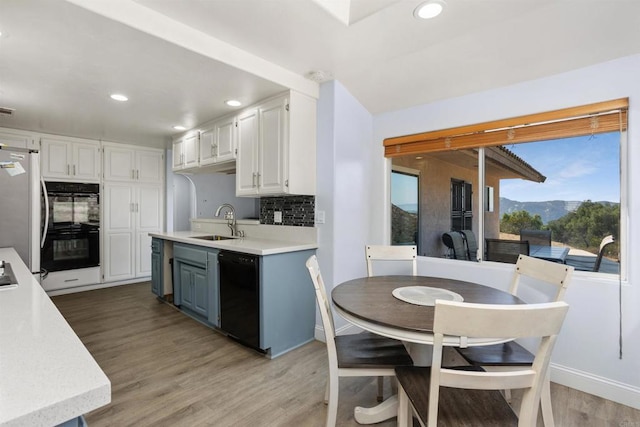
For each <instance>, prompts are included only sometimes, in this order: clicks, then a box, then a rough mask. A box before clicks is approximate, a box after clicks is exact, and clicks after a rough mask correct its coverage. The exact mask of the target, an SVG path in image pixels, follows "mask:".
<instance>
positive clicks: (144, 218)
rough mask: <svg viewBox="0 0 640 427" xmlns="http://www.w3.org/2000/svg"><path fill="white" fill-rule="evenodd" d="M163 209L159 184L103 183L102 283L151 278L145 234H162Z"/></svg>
mask: <svg viewBox="0 0 640 427" xmlns="http://www.w3.org/2000/svg"><path fill="white" fill-rule="evenodd" d="M163 209H164V207H163V191H162V186H161V185H151V184H150V185H145V184H128V183H111V182H110V183H105V184H104V190H103V218H104V222H103V224H104V233H103V254H104V257H103V261H104V266H103V274H104V281H105V282H112V281H118V280H127V279H132V278H136V277H145V276H150V275H151V237H149V233H150V232H159V231H162V224H163V215H162V213H163Z"/></svg>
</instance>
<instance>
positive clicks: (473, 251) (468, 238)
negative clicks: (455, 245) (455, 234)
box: [460, 230, 478, 261]
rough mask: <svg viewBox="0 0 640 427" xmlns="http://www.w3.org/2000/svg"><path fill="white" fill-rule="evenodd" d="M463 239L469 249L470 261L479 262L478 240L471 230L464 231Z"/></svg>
mask: <svg viewBox="0 0 640 427" xmlns="http://www.w3.org/2000/svg"><path fill="white" fill-rule="evenodd" d="M460 233H462V237H464V243H465V246H466V248H467V257H468V259H469V261H478V240H477V239H476V235H475V234H474V233H473V231H471V230H462V231H461V232H460Z"/></svg>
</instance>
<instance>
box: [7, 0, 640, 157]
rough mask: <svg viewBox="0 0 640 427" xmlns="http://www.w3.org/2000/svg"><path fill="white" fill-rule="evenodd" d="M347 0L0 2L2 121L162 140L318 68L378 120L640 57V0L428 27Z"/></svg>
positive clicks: (447, 19)
mask: <svg viewBox="0 0 640 427" xmlns="http://www.w3.org/2000/svg"><path fill="white" fill-rule="evenodd" d="M345 1H347V0H180V1H177V0H109V1H106V0H69V1H68V2H67V1H64V0H2V1H0V31H1V32H2V33H3V35H2V36H1V37H0V107H9V108H14V109H15V110H16V111H15V113H14V114H13V115H12V116H3V115H0V126H3V127H11V128H19V129H28V130H35V131H42V132H48V133H54V134H62V135H70V136H78V137H87V138H96V139H103V140H111V141H121V142H129V143H137V144H145V145H157V146H161V145H163V144H164V143H166V141H168V140H169V139H170V138H171V137H172V136H175V135H176V134H177V133H178V132H176V131H175V130H173V129H172V126H173V125H174V124H184V125H185V126H188V127H192V126H196V125H198V124H201V123H203V122H205V121H207V120H210V119H212V118H214V117H218V116H221V115H224V114H226V113H228V112H230V111H232V110H231V109H229V107H226V106H225V105H224V104H223V101H224V100H225V99H229V98H234V97H236V98H240V99H241V100H242V101H244V102H245V103H252V102H255V101H257V100H260V99H263V98H265V97H267V96H269V95H272V94H275V93H277V92H281V91H283V90H285V89H286V88H287V87H293V88H295V89H297V90H301V91H303V92H306V93H309V94H311V95H314V94H317V87H315V83H313V82H310V81H309V80H306V79H304V75H305V74H307V73H308V72H309V71H312V70H322V71H325V72H327V73H330V75H333V76H334V77H335V78H336V79H337V80H339V81H340V82H341V83H342V84H343V85H344V86H345V87H346V88H347V89H348V90H349V91H350V92H351V93H352V94H353V95H354V96H355V97H356V98H357V99H358V100H359V101H360V102H361V103H362V104H363V105H364V107H366V108H367V109H368V110H369V111H370V112H372V113H374V114H375V113H380V112H384V111H391V110H397V109H401V108H406V107H409V106H413V105H418V104H423V103H428V102H432V101H435V100H439V99H444V98H449V97H454V96H460V95H464V94H467V93H472V92H477V91H482V90H487V89H491V88H495V87H499V86H505V85H509V84H513V83H517V82H522V81H526V80H530V79H534V78H538V77H543V76H547V75H551V74H556V73H560V72H564V71H568V70H572V69H575V68H579V67H583V66H586V65H589V64H593V63H598V62H603V61H607V60H610V59H614V58H618V57H622V56H626V55H631V54H636V53H640V1H638V0H607V1H602V0H447V8H446V9H445V11H444V13H443V14H442V15H441V16H440V17H438V18H436V19H434V20H431V21H418V20H416V19H415V18H413V15H412V12H413V9H414V8H415V6H416V5H417V4H418V3H420V0H352V1H351V2H350V3H349V2H348V1H347V4H346V5H342V6H344V7H343V8H342V9H341V10H343V11H344V10H346V11H347V14H346V15H341V16H338V17H337V15H336V14H335V13H334V12H335V11H334V12H332V13H330V12H329V11H328V10H327V5H329V9H331V6H336V5H337V6H341V5H338V3H344V2H345ZM323 3H324V4H323ZM345 8H346V9H345ZM338 9H340V8H338ZM96 12H97V13H96ZM103 15H104V16H103ZM106 16H108V17H109V18H107V17H106ZM227 64H229V65H227ZM603 82H605V80H604V79H603ZM113 92H123V93H126V94H127V95H128V96H129V98H130V101H129V102H127V103H116V102H114V101H111V100H110V99H109V94H111V93H113Z"/></svg>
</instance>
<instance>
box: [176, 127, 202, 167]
mask: <svg viewBox="0 0 640 427" xmlns="http://www.w3.org/2000/svg"><path fill="white" fill-rule="evenodd" d="M199 143H200V135H199V133H198V132H195V131H194V132H189V133H188V134H186V135H185V136H183V137H181V138H179V139H177V140H175V141H174V142H173V164H172V169H173V170H174V171H178V170H183V169H189V168H195V167H198V165H199V151H200V150H199V145H200V144H199Z"/></svg>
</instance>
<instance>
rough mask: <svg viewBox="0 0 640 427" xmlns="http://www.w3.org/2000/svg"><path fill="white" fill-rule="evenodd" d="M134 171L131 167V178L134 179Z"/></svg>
mask: <svg viewBox="0 0 640 427" xmlns="http://www.w3.org/2000/svg"><path fill="white" fill-rule="evenodd" d="M135 173H136V171H135V170H133V169H131V179H135V177H136V176H135Z"/></svg>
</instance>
